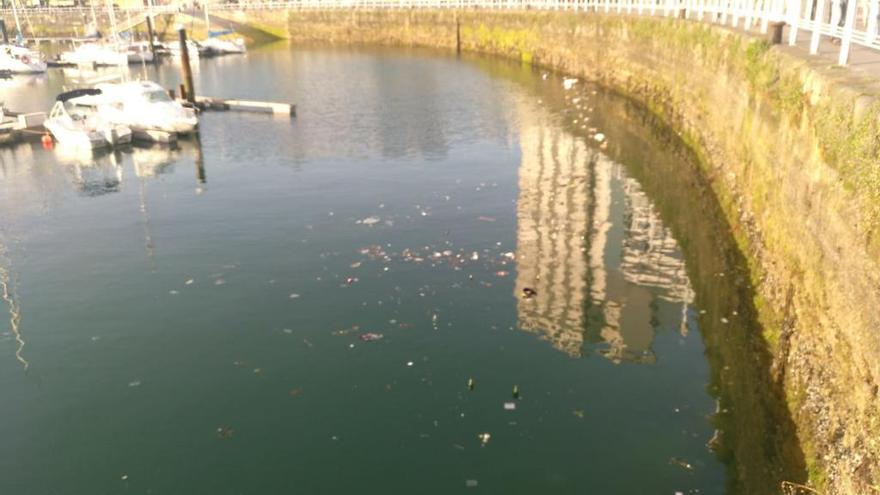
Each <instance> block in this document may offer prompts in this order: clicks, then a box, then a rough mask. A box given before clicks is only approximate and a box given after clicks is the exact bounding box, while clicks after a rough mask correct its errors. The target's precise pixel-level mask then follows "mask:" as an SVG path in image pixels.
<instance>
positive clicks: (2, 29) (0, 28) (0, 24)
mask: <svg viewBox="0 0 880 495" xmlns="http://www.w3.org/2000/svg"><path fill="white" fill-rule="evenodd" d="M0 33H2V34H3V44H4V45H8V44H9V35H8V34H7V33H6V21H4V20H3V19H0Z"/></svg>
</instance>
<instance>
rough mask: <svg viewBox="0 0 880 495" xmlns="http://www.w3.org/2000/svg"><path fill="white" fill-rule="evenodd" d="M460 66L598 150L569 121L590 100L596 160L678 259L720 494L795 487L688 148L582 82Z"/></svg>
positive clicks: (784, 427)
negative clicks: (644, 208)
mask: <svg viewBox="0 0 880 495" xmlns="http://www.w3.org/2000/svg"><path fill="white" fill-rule="evenodd" d="M462 59H463V60H464V61H465V62H466V63H471V64H474V65H477V66H480V67H481V68H483V69H484V70H486V71H488V72H490V73H491V74H492V75H494V76H496V77H501V78H504V79H507V80H512V81H515V82H516V83H517V84H518V85H520V86H523V87H526V88H527V90H528V93H529V94H531V95H533V96H534V98H535V100H539V99H540V100H542V104H543V105H544V106H545V107H547V108H548V109H549V110H550V111H552V112H553V113H554V114H556V115H559V118H560V124H561V125H563V126H564V127H565V128H566V130H567V131H568V132H570V133H572V134H573V135H575V136H583V138H584V140H585V141H586V142H587V145H588V146H593V147H597V146H598V143H596V142H595V141H593V140H591V139H588V138H587V133H586V131H585V130H584V129H582V128H579V127H578V126H577V125H573V124H572V120H573V119H572V118H571V117H572V116H573V115H575V109H574V108H573V107H574V106H573V105H572V104H571V99H572V98H577V97H582V96H585V95H589V94H592V93H593V92H595V93H596V95H594V96H593V97H592V98H591V103H592V104H593V105H594V107H595V108H594V110H595V112H592V113H591V117H592V120H591V121H590V126H591V127H595V128H597V129H599V131H600V132H602V133H604V134H605V136H606V140H607V143H608V145H607V148H606V149H604V150H603V151H604V154H605V155H607V156H609V157H610V158H611V159H612V160H614V161H615V162H617V163H620V164H622V165H623V166H624V167H625V168H626V170H627V172H628V174H629V175H630V176H632V177H633V178H635V179H636V180H637V181H638V182H639V183H640V184H641V186H642V188H643V190H644V192H645V193H646V194H647V195H648V197H649V198H650V199H651V200H652V201H653V203H654V205H655V206H656V208H657V210H658V212H659V214H660V217H661V219H662V222H663V223H664V224H665V225H666V226H668V227H669V228H670V229H671V231H672V233H673V236H674V238H675V239H676V240H677V241H678V244H679V246H680V247H681V250H682V252H683V254H684V257H685V261H686V266H687V272H688V276H689V278H690V280H691V283H692V285H693V290H694V291H695V296H696V300H695V304H696V307H697V308H700V309H701V311H700V314H699V316H698V320H697V321H698V323H699V328H700V331H701V334H702V337H703V341H704V344H705V349H706V351H705V352H706V357H707V358H708V361H709V365H710V368H711V371H710V383H709V385H708V387H709V392H710V393H711V394H712V396H714V397H715V398H716V402H717V412H716V414H715V415H714V417H713V418H712V423H713V425H714V426H715V427H716V435H715V437H714V438H713V439H712V440H711V441H710V442H709V445H708V447H709V448H711V449H712V450H713V451H714V452H715V453H716V455H717V456H718V457H719V459H720V460H722V461H723V462H724V463H725V464H726V465H727V466H728V478H727V487H726V492H727V493H731V494H761V493H780V490H781V488H780V486H781V483H782V482H783V481H794V482H803V481H804V480H805V479H806V468H805V461H804V455H803V452H802V451H801V449H800V446H799V445H798V441H797V435H796V431H795V427H794V423H793V421H792V418H791V415H790V414H789V412H788V409H787V406H786V403H785V395H784V392H783V390H782V387H781V384H780V383H779V382H777V381H776V380H775V379H774V378H773V373H772V370H771V365H772V356H771V354H770V352H769V350H768V348H767V346H766V343H765V342H764V340H763V337H762V328H761V325H760V323H759V322H758V320H757V311H756V309H755V306H754V302H753V292H752V289H751V286H750V282H749V275H748V269H747V262H746V259H745V257H744V256H743V254H742V253H741V252H740V251H739V249H738V247H737V245H736V242H735V240H734V238H733V235H732V233H731V227H730V225H729V223H728V222H727V221H726V219H725V217H724V214H723V212H722V210H721V207H720V205H719V203H718V200H717V198H716V196H715V194H714V193H713V191H712V189H711V186H710V183H709V181H708V180H707V179H706V178H705V177H704V176H703V173H702V171H701V169H700V166H699V162H698V159H697V157H696V155H695V153H694V152H693V150H691V149H690V148H688V146H687V145H686V144H685V143H684V142H683V141H682V140H681V139H680V138H679V137H678V136H677V135H676V133H675V132H674V131H672V130H671V129H670V128H669V127H668V126H666V125H665V124H664V123H663V122H662V121H661V120H660V119H659V118H657V117H656V116H654V115H653V114H651V113H650V112H648V111H647V110H646V109H645V108H644V107H642V106H641V105H639V104H637V103H636V102H633V101H632V100H629V99H627V98H625V97H623V96H621V95H618V94H615V93H613V92H611V91H608V90H605V89H602V88H599V87H594V86H589V85H584V84H582V83H581V84H580V85H578V86H576V88H575V89H573V90H571V91H565V90H563V88H562V84H561V79H560V78H558V77H557V76H553V75H551V76H549V77H548V78H547V80H544V79H543V78H542V74H541V72H538V74H537V77H536V72H535V70H534V69H532V68H531V67H528V66H524V65H519V64H514V63H507V64H505V63H499V62H498V61H497V60H487V59H480V58H477V57H471V56H467V55H464V56H462ZM585 166H587V164H585ZM588 326H589V324H588ZM591 331H592V329H590V328H586V329H585V333H587V334H589V333H590V332H591Z"/></svg>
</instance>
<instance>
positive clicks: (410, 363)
mask: <svg viewBox="0 0 880 495" xmlns="http://www.w3.org/2000/svg"><path fill="white" fill-rule="evenodd" d="M414 364H415V363H414V362H412V361H407V362H406V365H407V366H412V365H414Z"/></svg>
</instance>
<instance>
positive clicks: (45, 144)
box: [40, 132, 55, 150]
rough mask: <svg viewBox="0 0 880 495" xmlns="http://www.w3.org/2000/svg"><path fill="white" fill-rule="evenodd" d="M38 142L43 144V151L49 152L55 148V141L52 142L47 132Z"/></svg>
mask: <svg viewBox="0 0 880 495" xmlns="http://www.w3.org/2000/svg"><path fill="white" fill-rule="evenodd" d="M40 142H42V143H43V149H44V150H51V149H52V148H54V147H55V141H53V140H52V136H50V135H49V133H48V132H47V133H46V134H43V137H42V138H41V139H40Z"/></svg>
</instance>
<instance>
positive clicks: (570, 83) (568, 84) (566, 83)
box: [562, 77, 578, 89]
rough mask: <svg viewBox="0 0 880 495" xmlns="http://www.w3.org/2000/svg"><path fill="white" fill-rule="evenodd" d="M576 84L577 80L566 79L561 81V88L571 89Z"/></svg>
mask: <svg viewBox="0 0 880 495" xmlns="http://www.w3.org/2000/svg"><path fill="white" fill-rule="evenodd" d="M577 82H578V80H577V79H574V78H568V77H566V78H565V79H563V80H562V87H563V88H565V89H571V88H573V87H574V85H575V84H577Z"/></svg>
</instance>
